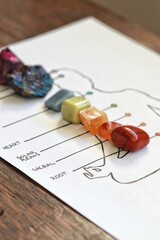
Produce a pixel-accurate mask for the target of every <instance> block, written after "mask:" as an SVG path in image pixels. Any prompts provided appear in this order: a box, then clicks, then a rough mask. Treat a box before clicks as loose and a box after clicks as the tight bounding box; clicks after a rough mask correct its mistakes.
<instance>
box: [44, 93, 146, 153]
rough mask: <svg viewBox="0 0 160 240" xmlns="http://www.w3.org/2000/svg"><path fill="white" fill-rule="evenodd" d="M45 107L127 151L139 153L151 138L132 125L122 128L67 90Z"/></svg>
mask: <svg viewBox="0 0 160 240" xmlns="http://www.w3.org/2000/svg"><path fill="white" fill-rule="evenodd" d="M45 106H46V107H47V108H49V109H52V110H53V111H56V112H60V111H61V113H62V116H63V118H64V120H66V121H68V122H70V123H74V124H78V123H82V124H83V125H84V127H85V128H86V130H87V131H89V132H90V133H91V134H93V135H99V136H100V137H101V138H102V139H105V140H112V142H113V143H114V145H115V146H116V147H118V148H120V149H124V150H126V151H137V150H139V149H141V148H143V147H145V146H146V145H147V144H148V143H149V141H150V138H149V136H148V134H147V133H146V132H145V131H144V130H142V129H140V128H138V127H134V126H131V125H124V126H122V125H121V124H120V123H117V122H110V121H109V120H108V117H107V115H106V113H105V112H103V111H101V110H99V109H97V108H96V107H94V106H91V104H90V102H89V101H88V100H87V99H86V98H84V97H81V96H74V93H73V92H72V91H70V90H67V89H61V90H59V91H58V92H57V93H56V94H54V95H53V96H52V97H51V98H49V99H48V100H47V101H46V102H45Z"/></svg>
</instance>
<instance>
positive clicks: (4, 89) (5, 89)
mask: <svg viewBox="0 0 160 240" xmlns="http://www.w3.org/2000/svg"><path fill="white" fill-rule="evenodd" d="M9 89H10V87H6V88H3V89H1V90H0V93H1V92H5V91H7V90H9Z"/></svg>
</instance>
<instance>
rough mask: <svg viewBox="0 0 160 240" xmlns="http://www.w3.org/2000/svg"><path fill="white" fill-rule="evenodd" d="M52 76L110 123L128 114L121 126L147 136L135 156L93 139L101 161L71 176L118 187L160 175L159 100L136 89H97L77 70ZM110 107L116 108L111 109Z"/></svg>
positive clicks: (109, 142) (58, 71) (65, 69)
mask: <svg viewBox="0 0 160 240" xmlns="http://www.w3.org/2000/svg"><path fill="white" fill-rule="evenodd" d="M51 74H52V76H53V77H55V79H56V81H55V84H56V86H57V87H58V88H68V89H69V90H72V91H74V92H75V94H76V95H82V96H86V97H87V98H88V99H89V100H90V102H91V104H93V106H95V107H97V108H99V109H101V110H104V111H106V113H107V115H108V116H109V119H110V120H111V121H114V120H115V121H116V120H118V118H119V116H120V112H121V115H122V113H124V115H125V113H126V112H131V117H130V118H126V117H124V118H123V117H122V118H123V119H122V122H121V120H120V118H119V121H120V123H121V124H124V125H125V124H126V125H134V126H138V127H142V128H143V130H145V131H146V132H147V133H148V134H149V136H150V143H149V145H148V146H147V147H145V148H144V149H142V150H139V151H137V152H126V151H124V150H123V149H118V148H117V147H115V146H114V145H113V143H112V142H111V141H106V140H103V139H101V138H100V137H99V136H95V137H96V138H97V139H98V141H99V143H100V146H101V152H102V157H101V159H95V161H94V162H89V163H88V162H87V163H86V165H85V166H80V167H79V168H77V169H74V170H73V171H74V172H76V171H81V172H82V174H83V176H85V177H86V178H88V179H90V180H93V179H98V178H107V177H109V178H112V180H113V181H115V182H117V183H119V184H132V183H136V182H139V181H141V180H144V179H146V178H148V177H151V176H152V175H154V174H156V173H158V172H159V171H160V162H159V159H160V151H159V145H160V137H159V136H160V133H159V130H160V129H159V125H158V122H159V120H160V119H159V118H160V99H158V98H156V97H155V96H153V95H150V94H149V93H147V92H145V91H142V90H139V89H136V88H125V89H119V90H112V89H111V90H108V89H107V90H105V89H98V88H97V87H96V86H95V84H94V81H93V80H92V79H91V78H90V77H88V76H86V75H85V74H83V73H81V72H80V71H78V70H76V69H70V68H60V69H55V70H52V71H51ZM84 81H85V82H84ZM83 82H84V84H83ZM130 99H131V101H130ZM113 103H116V104H117V105H118V107H117V108H113V107H112V105H113ZM116 104H115V105H116ZM109 106H110V107H109ZM129 116H130V115H129ZM143 122H144V123H146V126H145V124H143Z"/></svg>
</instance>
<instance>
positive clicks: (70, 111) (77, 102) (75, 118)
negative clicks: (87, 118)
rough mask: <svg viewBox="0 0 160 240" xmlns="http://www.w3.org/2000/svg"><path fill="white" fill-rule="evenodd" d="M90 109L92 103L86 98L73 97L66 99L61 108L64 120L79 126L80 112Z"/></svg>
mask: <svg viewBox="0 0 160 240" xmlns="http://www.w3.org/2000/svg"><path fill="white" fill-rule="evenodd" d="M88 107H90V102H89V101H88V100H87V99H86V98H84V97H72V98H69V99H66V100H65V101H64V102H63V103H62V106H61V113H62V116H63V118H64V120H66V121H68V122H71V123H75V124H78V123H80V122H81V120H80V116H79V112H80V111H81V110H83V109H85V108H88Z"/></svg>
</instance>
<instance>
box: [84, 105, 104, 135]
mask: <svg viewBox="0 0 160 240" xmlns="http://www.w3.org/2000/svg"><path fill="white" fill-rule="evenodd" d="M80 119H81V122H82V124H83V125H84V127H85V128H86V129H87V130H88V131H90V132H91V133H92V134H93V135H96V134H97V133H98V128H99V127H100V126H101V125H102V124H103V123H105V122H108V117H107V115H106V113H105V112H103V111H101V110H98V109H97V108H95V107H89V108H86V109H84V110H81V111H80Z"/></svg>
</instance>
